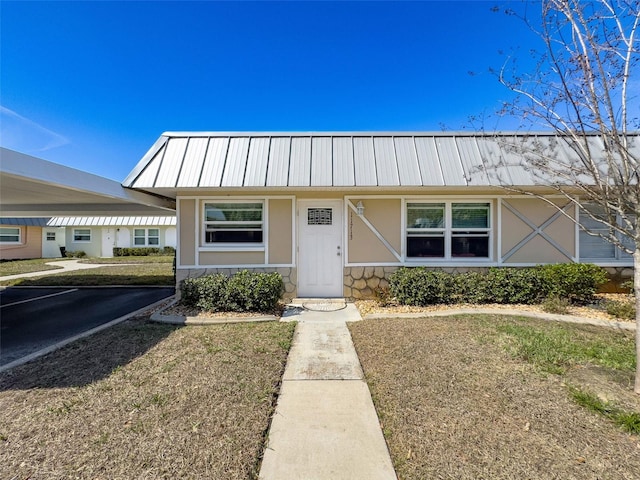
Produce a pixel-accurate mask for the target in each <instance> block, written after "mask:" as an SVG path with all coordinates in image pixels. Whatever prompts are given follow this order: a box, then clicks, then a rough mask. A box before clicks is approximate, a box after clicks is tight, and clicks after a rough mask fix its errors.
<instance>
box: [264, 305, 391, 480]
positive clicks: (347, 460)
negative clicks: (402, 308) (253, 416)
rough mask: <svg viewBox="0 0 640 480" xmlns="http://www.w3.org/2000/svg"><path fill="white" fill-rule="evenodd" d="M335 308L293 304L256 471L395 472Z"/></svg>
mask: <svg viewBox="0 0 640 480" xmlns="http://www.w3.org/2000/svg"><path fill="white" fill-rule="evenodd" d="M360 319H361V317H360V314H359V312H358V310H357V309H356V307H355V305H353V304H347V306H346V307H345V308H344V309H341V310H338V311H334V312H312V311H307V310H304V309H303V308H293V309H289V311H288V312H287V313H286V314H285V316H284V317H283V320H284V321H287V320H295V321H298V322H299V323H298V325H297V327H296V333H295V336H294V339H293V346H292V348H291V350H290V352H289V357H288V359H287V366H286V369H285V373H284V377H283V381H282V387H281V390H280V396H279V397H278V404H277V406H276V412H275V415H274V417H273V420H272V423H271V428H270V430H269V437H268V442H267V447H266V450H265V454H264V458H263V461H262V467H261V469H260V475H259V477H258V478H259V479H261V480H341V479H344V480H395V479H396V478H397V477H396V474H395V472H394V470H393V465H392V463H391V458H390V456H389V451H388V449H387V444H386V443H385V440H384V437H383V435H382V430H381V428H380V423H379V421H378V416H377V414H376V411H375V409H374V406H373V402H372V400H371V394H370V392H369V388H368V386H367V384H366V383H365V382H364V378H363V374H362V369H361V367H360V361H359V360H358V356H357V354H356V351H355V348H354V346H353V342H352V341H351V335H350V333H349V330H348V329H347V325H346V322H347V321H357V320H360Z"/></svg>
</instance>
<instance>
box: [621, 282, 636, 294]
mask: <svg viewBox="0 0 640 480" xmlns="http://www.w3.org/2000/svg"><path fill="white" fill-rule="evenodd" d="M620 288H624V289H625V290H628V291H629V293H631V294H633V279H631V280H627V281H626V282H622V283H621V284H620Z"/></svg>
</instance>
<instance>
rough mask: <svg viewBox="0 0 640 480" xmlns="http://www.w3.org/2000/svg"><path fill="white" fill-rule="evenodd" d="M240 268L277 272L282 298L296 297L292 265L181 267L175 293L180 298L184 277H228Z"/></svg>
mask: <svg viewBox="0 0 640 480" xmlns="http://www.w3.org/2000/svg"><path fill="white" fill-rule="evenodd" d="M240 270H249V271H250V272H258V273H272V272H278V273H279V274H280V275H281V276H282V282H283V283H284V295H283V297H284V299H285V300H290V299H292V298H295V297H296V293H297V288H296V285H297V283H298V278H297V272H296V269H295V268H294V267H277V268H268V267H265V268H181V269H178V270H177V271H176V286H177V287H178V288H177V291H176V295H177V296H178V298H180V288H179V286H180V282H182V280H184V279H185V278H199V277H202V276H204V275H212V274H214V273H222V274H224V275H226V276H228V277H230V276H231V275H233V274H234V273H236V272H238V271H240Z"/></svg>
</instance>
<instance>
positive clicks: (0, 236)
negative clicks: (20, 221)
mask: <svg viewBox="0 0 640 480" xmlns="http://www.w3.org/2000/svg"><path fill="white" fill-rule="evenodd" d="M21 238H22V231H21V229H20V227H0V243H20V240H21Z"/></svg>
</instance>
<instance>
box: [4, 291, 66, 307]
mask: <svg viewBox="0 0 640 480" xmlns="http://www.w3.org/2000/svg"><path fill="white" fill-rule="evenodd" d="M77 291H78V289H77V288H72V289H71V290H65V291H64V292H58V293H50V294H49V295H43V296H41V297H35V298H28V299H27V300H20V301H19V302H13V303H7V304H6V305H0V308H4V307H12V306H13V305H20V304H21V303H28V302H35V301H36V300H42V299H43V298H49V297H56V296H58V295H65V294H67V293H72V292H77Z"/></svg>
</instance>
